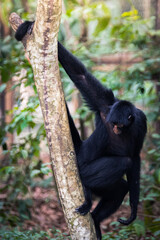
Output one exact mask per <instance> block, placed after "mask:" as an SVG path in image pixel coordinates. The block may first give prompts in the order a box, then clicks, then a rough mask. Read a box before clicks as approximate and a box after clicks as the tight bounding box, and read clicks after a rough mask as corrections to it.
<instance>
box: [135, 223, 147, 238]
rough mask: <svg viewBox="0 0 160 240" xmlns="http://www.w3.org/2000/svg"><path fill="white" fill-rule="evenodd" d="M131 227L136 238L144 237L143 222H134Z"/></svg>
mask: <svg viewBox="0 0 160 240" xmlns="http://www.w3.org/2000/svg"><path fill="white" fill-rule="evenodd" d="M133 227H134V229H135V231H136V233H137V235H138V236H145V233H146V230H145V225H144V222H143V221H141V220H136V222H134V223H133Z"/></svg>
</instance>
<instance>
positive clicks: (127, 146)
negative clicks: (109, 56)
mask: <svg viewBox="0 0 160 240" xmlns="http://www.w3.org/2000/svg"><path fill="white" fill-rule="evenodd" d="M33 23H34V22H29V21H27V22H24V23H23V24H21V25H20V27H19V28H18V30H17V32H16V35H15V37H16V39H17V40H18V41H21V40H22V38H23V37H24V36H25V34H26V33H29V34H30V32H31V30H32V28H33ZM58 59H59V61H60V63H61V65H62V66H63V68H64V69H65V71H66V73H67V74H68V76H69V77H70V79H71V80H72V81H73V82H74V83H75V85H76V86H77V88H78V89H79V90H80V92H81V94H82V96H83V97H84V99H85V101H86V102H87V104H88V106H89V107H90V109H91V110H93V111H94V112H95V114H96V123H95V125H96V129H95V131H94V132H93V134H92V135H91V136H90V137H89V138H88V139H87V140H85V141H82V140H81V139H80V136H79V134H78V131H77V129H76V127H75V125H74V122H73V119H72V117H71V116H70V113H69V110H68V108H67V113H68V118H69V124H70V129H71V134H72V138H73V143H74V147H75V152H76V156H77V162H78V168H79V173H80V177H81V180H82V184H83V187H84V193H85V199H86V200H85V202H84V204H83V205H82V206H80V207H79V208H77V209H76V211H77V212H79V213H80V214H82V215H85V214H86V213H88V212H89V211H90V209H91V205H92V201H91V194H92V193H94V194H96V195H98V196H99V197H100V198H101V200H100V202H99V203H98V205H97V207H96V208H95V209H94V210H93V212H92V213H91V214H92V217H93V220H94V223H95V227H96V233H97V239H99V240H100V239H101V231H100V222H101V221H102V220H103V219H105V218H107V217H109V216H110V215H111V214H112V213H114V212H115V211H116V210H117V209H118V208H119V206H120V205H121V203H122V201H123V199H124V197H125V195H126V194H127V192H128V191H129V195H130V206H131V215H130V217H129V218H128V219H127V220H122V219H119V220H118V221H119V222H120V223H122V224H125V225H128V224H130V223H131V222H132V221H134V220H135V218H136V215H137V206H138V201H139V185H140V183H139V180H140V151H141V148H142V145H143V141H144V137H145V134H146V132H147V126H146V116H145V114H144V113H143V112H142V111H141V110H140V109H138V108H136V107H135V106H134V105H133V104H132V103H130V102H128V101H124V100H119V99H117V98H115V97H114V94H113V92H112V90H110V89H108V88H105V87H104V86H102V85H101V84H100V82H99V81H98V80H97V79H96V78H95V77H94V76H92V75H91V74H90V73H89V72H88V71H87V70H86V68H85V67H84V65H83V64H82V63H81V62H80V61H79V60H78V59H77V58H76V57H74V56H73V55H72V54H71V53H70V52H68V51H67V50H66V49H65V48H64V47H63V46H62V45H61V43H59V42H58ZM124 174H126V175H127V181H125V180H124V179H123V175H124Z"/></svg>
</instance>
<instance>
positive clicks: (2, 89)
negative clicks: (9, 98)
mask: <svg viewBox="0 0 160 240" xmlns="http://www.w3.org/2000/svg"><path fill="white" fill-rule="evenodd" d="M6 86H7V85H6V84H5V83H3V84H2V85H1V86H0V93H2V92H3V91H4V90H5V89H6Z"/></svg>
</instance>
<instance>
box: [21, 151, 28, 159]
mask: <svg viewBox="0 0 160 240" xmlns="http://www.w3.org/2000/svg"><path fill="white" fill-rule="evenodd" d="M21 153H22V156H23V158H24V159H27V157H28V152H27V151H26V150H24V149H23V150H21Z"/></svg>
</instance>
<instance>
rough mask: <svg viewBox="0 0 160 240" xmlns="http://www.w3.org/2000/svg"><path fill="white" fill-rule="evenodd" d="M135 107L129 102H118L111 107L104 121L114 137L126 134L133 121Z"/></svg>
mask: <svg viewBox="0 0 160 240" xmlns="http://www.w3.org/2000/svg"><path fill="white" fill-rule="evenodd" d="M135 112H136V110H135V107H134V105H132V104H131V103H130V102H127V101H123V100H121V101H118V102H116V103H114V105H112V106H111V108H110V111H109V113H108V115H107V119H106V121H107V122H108V123H109V124H110V125H111V127H112V129H113V132H114V133H115V134H116V135H119V134H122V133H123V132H126V131H127V130H128V129H129V128H130V126H131V125H132V124H133V122H134V119H135Z"/></svg>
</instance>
